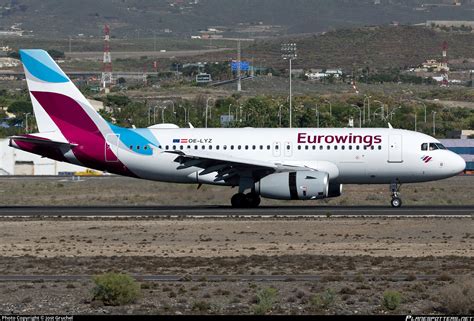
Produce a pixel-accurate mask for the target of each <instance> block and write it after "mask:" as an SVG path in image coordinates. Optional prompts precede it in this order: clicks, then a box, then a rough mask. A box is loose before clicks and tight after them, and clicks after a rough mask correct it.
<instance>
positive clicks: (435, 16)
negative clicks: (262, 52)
mask: <svg viewBox="0 0 474 321" xmlns="http://www.w3.org/2000/svg"><path fill="white" fill-rule="evenodd" d="M461 1H462V2H461V3H462V5H461V6H453V5H451V3H452V1H451V0H449V1H445V0H429V1H422V0H186V1H184V0H100V1H97V0H81V1H64V0H41V1H38V0H0V17H1V18H0V29H3V30H6V29H9V28H10V27H11V26H13V25H15V24H20V25H19V26H20V27H21V28H22V29H24V30H28V31H32V32H33V35H35V36H37V37H45V38H51V37H67V36H71V35H78V34H84V35H85V36H89V35H92V36H100V35H102V28H103V25H104V24H105V23H107V24H110V25H111V28H112V35H113V36H116V37H122V38H123V37H128V38H137V37H152V36H153V34H154V33H158V34H160V33H163V34H167V35H169V34H171V35H176V36H180V37H182V36H185V35H186V36H188V35H190V34H196V33H197V32H198V31H199V30H202V29H207V28H208V27H211V26H219V27H221V28H222V29H224V30H226V31H227V33H228V34H230V35H232V34H234V35H235V34H239V33H240V35H244V36H258V35H260V34H258V28H257V31H252V28H245V26H259V25H265V26H267V25H271V26H274V27H275V28H274V29H269V30H270V31H268V30H267V31H265V32H263V33H262V35H265V34H268V35H281V34H296V33H314V32H322V31H328V30H332V29H336V28H340V27H354V26H364V25H379V24H389V23H390V22H392V21H398V22H400V23H402V24H413V23H424V22H425V21H426V20H472V19H473V18H472V17H473V16H474V0H461ZM378 2H380V4H375V3H378ZM427 2H429V4H427ZM254 29H255V28H254ZM170 31H171V33H170Z"/></svg>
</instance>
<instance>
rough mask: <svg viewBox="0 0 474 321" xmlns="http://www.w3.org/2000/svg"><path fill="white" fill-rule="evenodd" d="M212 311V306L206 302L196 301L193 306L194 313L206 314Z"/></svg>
mask: <svg viewBox="0 0 474 321" xmlns="http://www.w3.org/2000/svg"><path fill="white" fill-rule="evenodd" d="M210 309H211V304H210V303H209V302H206V301H196V302H194V304H193V311H199V312H205V311H208V310H210Z"/></svg>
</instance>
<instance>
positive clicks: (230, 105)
mask: <svg viewBox="0 0 474 321" xmlns="http://www.w3.org/2000/svg"><path fill="white" fill-rule="evenodd" d="M231 107H232V104H229V119H228V122H229V123H230V108H231Z"/></svg>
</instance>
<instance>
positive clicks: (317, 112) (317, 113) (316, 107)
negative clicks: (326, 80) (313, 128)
mask: <svg viewBox="0 0 474 321" xmlns="http://www.w3.org/2000/svg"><path fill="white" fill-rule="evenodd" d="M314 109H315V110H316V119H317V125H318V128H319V107H318V104H316V106H315V107H314Z"/></svg>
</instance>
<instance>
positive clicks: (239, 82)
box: [237, 40, 242, 92]
mask: <svg viewBox="0 0 474 321" xmlns="http://www.w3.org/2000/svg"><path fill="white" fill-rule="evenodd" d="M241 71H242V66H241V52H240V40H239V41H238V42H237V91H238V92H240V91H242V79H241Z"/></svg>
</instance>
